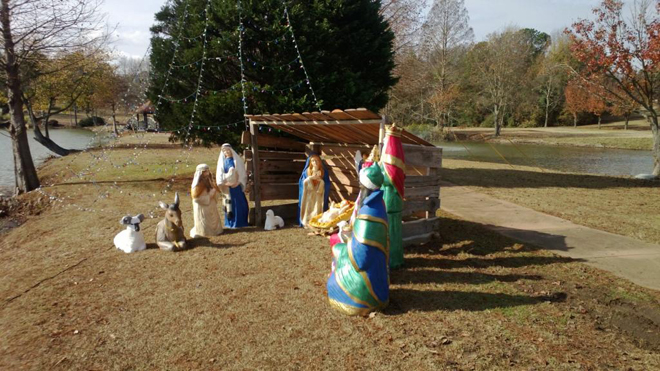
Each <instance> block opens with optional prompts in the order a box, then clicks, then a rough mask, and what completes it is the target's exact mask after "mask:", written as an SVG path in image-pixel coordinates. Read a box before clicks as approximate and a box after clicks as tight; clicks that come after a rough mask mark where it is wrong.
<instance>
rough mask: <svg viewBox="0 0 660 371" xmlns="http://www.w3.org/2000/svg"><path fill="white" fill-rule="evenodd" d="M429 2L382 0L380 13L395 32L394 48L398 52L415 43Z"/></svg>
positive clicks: (422, 0)
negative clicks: (423, 13)
mask: <svg viewBox="0 0 660 371" xmlns="http://www.w3.org/2000/svg"><path fill="white" fill-rule="evenodd" d="M427 2H428V0H383V1H382V5H381V7H380V14H381V15H382V16H383V18H384V19H385V20H386V21H387V23H389V25H390V29H391V30H392V31H393V32H394V36H395V39H394V50H395V52H396V53H397V54H399V52H401V51H402V49H405V48H408V47H411V45H412V44H414V43H415V41H416V37H417V33H418V31H419V29H420V28H421V26H422V12H423V10H424V9H425V8H426V4H427Z"/></svg>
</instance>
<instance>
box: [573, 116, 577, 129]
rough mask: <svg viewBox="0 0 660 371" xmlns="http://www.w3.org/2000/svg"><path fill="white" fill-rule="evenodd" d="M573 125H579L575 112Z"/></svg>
mask: <svg viewBox="0 0 660 371" xmlns="http://www.w3.org/2000/svg"><path fill="white" fill-rule="evenodd" d="M573 127H574V128H576V127H577V113H574V114H573Z"/></svg>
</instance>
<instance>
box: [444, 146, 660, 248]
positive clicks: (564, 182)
mask: <svg viewBox="0 0 660 371" xmlns="http://www.w3.org/2000/svg"><path fill="white" fill-rule="evenodd" d="M443 166H444V169H443V170H442V175H443V177H444V179H445V180H448V181H450V182H453V183H455V184H458V185H464V186H468V187H471V188H472V189H474V190H475V191H478V192H482V193H486V194H489V195H491V196H494V197H497V198H499V199H503V200H507V201H510V202H513V203H516V204H518V205H522V206H526V207H529V208H532V209H534V210H537V211H541V212H544V213H548V214H551V215H555V216H558V217H560V218H564V219H568V220H570V221H572V222H574V223H577V224H581V225H585V226H588V227H592V228H596V229H601V230H604V231H608V232H612V233H616V234H621V235H624V236H629V237H633V238H637V239H639V240H643V241H647V242H651V243H660V209H658V205H660V191H659V190H658V187H659V184H658V182H652V181H643V180H637V179H630V178H623V177H611V176H603V175H587V174H573V173H562V172H558V171H553V170H545V169H543V170H541V169H539V168H535V167H529V166H514V167H511V166H509V165H504V164H494V163H485V162H475V161H464V160H451V159H447V160H444V161H443Z"/></svg>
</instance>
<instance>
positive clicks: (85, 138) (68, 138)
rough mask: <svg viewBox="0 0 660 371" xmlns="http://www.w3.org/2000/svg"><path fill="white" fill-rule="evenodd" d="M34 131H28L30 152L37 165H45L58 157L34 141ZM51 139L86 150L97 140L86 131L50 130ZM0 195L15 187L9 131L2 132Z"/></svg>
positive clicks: (66, 146)
mask: <svg viewBox="0 0 660 371" xmlns="http://www.w3.org/2000/svg"><path fill="white" fill-rule="evenodd" d="M33 137H34V135H33V134H32V131H31V130H30V131H28V140H29V142H30V152H31V153H32V158H33V159H34V161H35V165H36V166H39V164H41V163H43V162H44V160H46V159H47V158H48V157H49V156H56V155H55V154H54V153H52V152H50V151H49V150H47V149H46V147H44V146H42V145H41V144H39V143H37V141H35V140H34V138H33ZM50 137H51V139H53V141H54V142H55V143H57V144H59V145H60V146H62V147H64V148H68V149H85V148H87V147H88V146H90V145H91V144H92V142H93V141H94V140H95V139H96V136H95V135H94V133H93V132H91V131H89V130H85V129H50ZM0 153H2V154H3V155H2V156H0V193H5V194H7V190H8V189H9V190H10V192H11V189H13V187H14V157H13V155H12V148H11V139H10V138H9V132H7V130H4V129H2V130H0Z"/></svg>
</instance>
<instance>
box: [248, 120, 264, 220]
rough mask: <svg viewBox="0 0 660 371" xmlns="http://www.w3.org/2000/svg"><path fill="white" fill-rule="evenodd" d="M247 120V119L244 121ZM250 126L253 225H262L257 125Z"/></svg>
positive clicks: (251, 124) (250, 123)
mask: <svg viewBox="0 0 660 371" xmlns="http://www.w3.org/2000/svg"><path fill="white" fill-rule="evenodd" d="M246 120H249V119H246ZM248 123H249V125H250V147H252V192H254V224H255V226H259V225H261V223H262V214H261V181H260V179H259V142H258V139H257V134H258V133H259V125H258V124H254V123H252V122H250V121H248Z"/></svg>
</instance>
